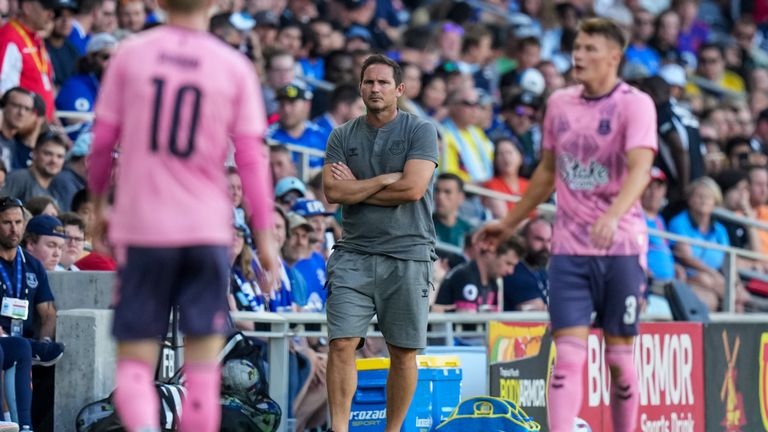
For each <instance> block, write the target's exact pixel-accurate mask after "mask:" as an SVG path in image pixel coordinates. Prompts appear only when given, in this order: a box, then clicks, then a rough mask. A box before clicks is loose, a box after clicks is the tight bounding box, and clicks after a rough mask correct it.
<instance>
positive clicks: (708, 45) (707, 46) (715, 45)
mask: <svg viewBox="0 0 768 432" xmlns="http://www.w3.org/2000/svg"><path fill="white" fill-rule="evenodd" d="M706 50H715V51H717V53H718V54H720V57H721V58H723V57H725V50H724V49H723V46H722V45H720V44H718V43H715V42H704V43H703V44H701V46H700V47H699V51H698V53H699V54H698V55H697V57H698V58H701V55H702V54H703V53H704V51H706Z"/></svg>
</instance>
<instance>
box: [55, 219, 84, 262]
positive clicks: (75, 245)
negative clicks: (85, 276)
mask: <svg viewBox="0 0 768 432" xmlns="http://www.w3.org/2000/svg"><path fill="white" fill-rule="evenodd" d="M59 220H60V221H61V223H62V224H64V234H65V235H66V237H65V239H64V240H65V242H64V252H63V253H62V254H61V260H60V261H59V266H58V267H57V268H56V270H60V271H80V269H79V268H78V267H77V266H76V265H75V262H77V260H79V259H80V258H82V257H83V254H84V253H85V221H84V220H83V218H81V217H80V216H78V215H77V213H72V212H68V213H62V214H61V215H60V216H59Z"/></svg>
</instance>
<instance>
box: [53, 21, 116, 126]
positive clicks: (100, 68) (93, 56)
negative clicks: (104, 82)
mask: <svg viewBox="0 0 768 432" xmlns="http://www.w3.org/2000/svg"><path fill="white" fill-rule="evenodd" d="M116 48H117V39H115V37H114V36H112V35H110V34H108V33H99V34H96V35H93V36H92V37H91V38H90V40H89V41H88V45H87V47H86V55H85V57H82V58H81V59H80V61H79V64H78V74H77V75H73V76H72V77H70V78H69V79H68V80H67V81H66V82H64V85H63V86H62V87H61V90H60V91H59V94H58V96H57V97H56V109H58V110H60V111H78V112H83V113H88V112H93V107H94V104H95V103H96V95H97V94H98V93H99V85H100V83H101V77H102V74H103V73H104V71H105V70H106V68H107V64H108V63H109V59H110V57H111V56H112V54H113V53H114V52H115V49H116Z"/></svg>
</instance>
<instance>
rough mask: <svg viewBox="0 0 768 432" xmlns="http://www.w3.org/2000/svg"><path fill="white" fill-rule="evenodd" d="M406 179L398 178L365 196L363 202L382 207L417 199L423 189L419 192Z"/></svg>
mask: <svg viewBox="0 0 768 432" xmlns="http://www.w3.org/2000/svg"><path fill="white" fill-rule="evenodd" d="M415 189H416V187H415V186H414V185H412V184H410V183H409V182H408V181H407V180H403V179H400V180H398V181H396V182H394V183H392V184H391V185H389V186H387V187H385V188H384V189H381V190H380V191H378V192H376V193H375V194H373V195H371V196H369V197H368V198H366V199H365V200H364V201H363V202H364V203H366V204H372V205H377V206H382V207H396V206H399V205H400V204H406V203H409V202H414V201H418V200H419V199H420V198H421V197H422V196H423V195H424V192H425V191H422V192H421V193H419V191H417V190H415Z"/></svg>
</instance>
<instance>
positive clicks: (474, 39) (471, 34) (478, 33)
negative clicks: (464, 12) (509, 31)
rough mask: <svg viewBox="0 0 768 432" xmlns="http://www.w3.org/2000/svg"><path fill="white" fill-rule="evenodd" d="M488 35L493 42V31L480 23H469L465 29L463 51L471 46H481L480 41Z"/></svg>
mask: <svg viewBox="0 0 768 432" xmlns="http://www.w3.org/2000/svg"><path fill="white" fill-rule="evenodd" d="M486 37H487V38H491V42H493V33H491V31H490V30H488V28H487V27H485V26H481V25H478V24H470V25H468V26H467V27H466V30H465V31H464V38H463V39H462V43H461V52H463V53H466V52H467V51H469V50H470V48H474V47H477V46H480V42H481V41H482V40H483V38H486Z"/></svg>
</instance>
